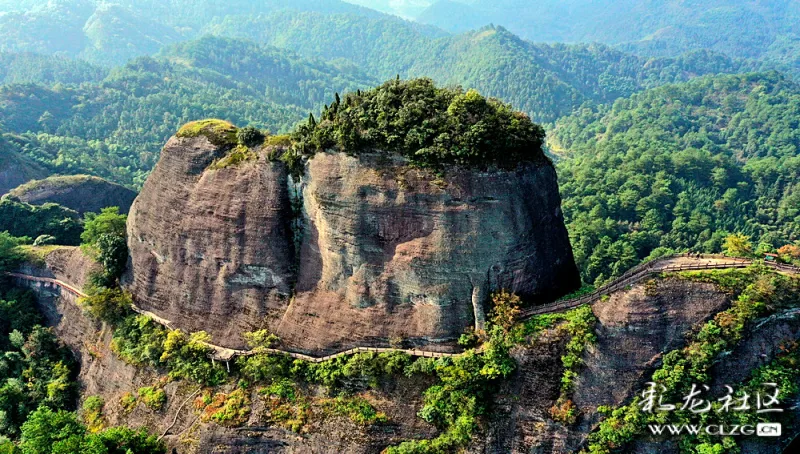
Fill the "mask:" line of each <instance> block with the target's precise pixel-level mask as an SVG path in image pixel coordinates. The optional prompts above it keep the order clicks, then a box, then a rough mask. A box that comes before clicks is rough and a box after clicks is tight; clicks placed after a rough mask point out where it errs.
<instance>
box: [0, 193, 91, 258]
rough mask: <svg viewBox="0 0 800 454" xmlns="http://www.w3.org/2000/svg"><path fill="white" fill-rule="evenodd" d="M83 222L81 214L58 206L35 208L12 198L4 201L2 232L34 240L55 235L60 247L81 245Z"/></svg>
mask: <svg viewBox="0 0 800 454" xmlns="http://www.w3.org/2000/svg"><path fill="white" fill-rule="evenodd" d="M82 231H83V223H82V222H81V216H80V215H79V214H78V212H76V211H74V210H70V209H69V208H65V207H62V206H61V205H57V204H55V203H46V204H44V205H31V204H28V203H25V202H22V201H20V200H19V199H17V198H15V197H11V196H8V195H6V196H4V197H3V198H1V199H0V232H8V233H9V234H11V235H13V236H15V237H18V238H25V239H26V240H25V241H24V242H26V243H30V242H31V239H33V238H37V237H39V236H42V235H48V236H52V237H54V238H55V239H56V241H58V243H59V244H62V245H66V246H77V245H78V244H80V236H81V232H82Z"/></svg>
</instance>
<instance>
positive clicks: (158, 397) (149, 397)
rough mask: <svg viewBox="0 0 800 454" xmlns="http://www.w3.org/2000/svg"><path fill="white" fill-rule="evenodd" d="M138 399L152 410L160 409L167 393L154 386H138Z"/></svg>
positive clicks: (164, 402) (165, 400)
mask: <svg viewBox="0 0 800 454" xmlns="http://www.w3.org/2000/svg"><path fill="white" fill-rule="evenodd" d="M139 399H141V400H142V403H143V404H145V405H146V406H147V408H149V409H151V410H153V411H160V410H161V409H162V408H164V405H165V404H166V403H167V394H166V393H165V392H164V390H163V389H161V388H158V387H155V386H145V387H143V388H139Z"/></svg>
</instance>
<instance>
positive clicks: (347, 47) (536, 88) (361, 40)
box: [207, 11, 742, 122]
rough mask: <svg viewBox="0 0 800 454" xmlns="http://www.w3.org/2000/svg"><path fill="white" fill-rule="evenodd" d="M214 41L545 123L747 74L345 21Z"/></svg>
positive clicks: (302, 21) (717, 66) (225, 29)
mask: <svg viewBox="0 0 800 454" xmlns="http://www.w3.org/2000/svg"><path fill="white" fill-rule="evenodd" d="M207 31H209V32H212V33H215V34H219V35H223V36H236V37H240V38H246V39H251V40H254V41H258V42H262V43H267V44H270V45H274V46H277V47H285V48H289V49H292V50H294V51H297V52H298V53H300V54H303V55H306V56H314V57H321V58H324V59H328V60H332V59H347V60H349V61H350V62H351V63H352V64H353V65H355V66H357V67H359V68H362V69H363V70H364V71H365V72H366V73H368V74H372V75H375V76H376V77H378V78H380V79H387V78H390V77H394V76H395V75H398V74H399V75H400V76H401V77H418V76H429V77H432V78H434V79H436V80H437V81H439V82H440V83H444V84H461V85H463V86H465V87H469V88H476V89H478V90H479V91H481V92H482V93H483V94H485V95H489V96H495V97H499V98H501V99H503V100H505V101H507V102H511V103H513V104H514V105H515V106H516V107H518V108H520V109H522V110H524V111H526V112H528V113H530V114H531V115H532V116H533V117H534V118H535V119H537V120H539V121H546V122H549V121H553V120H555V119H556V118H559V117H561V116H563V115H567V114H569V113H571V112H572V111H573V110H574V109H575V108H577V107H579V106H580V105H581V104H583V103H585V102H609V101H612V100H614V99H616V98H618V97H620V96H628V95H630V94H632V93H634V92H636V91H638V90H642V89H644V88H649V87H654V86H657V85H660V84H664V83H670V82H678V81H682V80H687V79H689V78H691V77H695V76H697V75H702V74H709V73H720V72H735V71H738V70H739V69H740V68H741V66H742V64H741V63H740V62H737V61H734V60H732V59H730V58H728V57H725V56H723V55H720V54H715V53H713V52H698V53H693V54H689V55H686V56H681V57H678V58H661V59H649V58H642V57H636V56H633V55H630V54H626V53H623V52H620V51H618V50H614V49H612V48H610V47H607V46H603V45H574V46H567V45H562V44H554V45H547V44H534V43H531V42H528V41H524V40H522V39H520V38H519V37H517V36H516V35H514V34H512V33H510V32H509V31H508V30H506V29H504V28H502V27H484V28H482V29H480V30H477V31H474V32H468V33H464V34H460V35H456V36H441V35H440V36H431V35H430V34H429V32H430V30H428V29H421V28H420V26H418V25H415V24H411V23H404V22H398V21H388V20H386V19H384V18H378V19H374V18H368V17H360V16H353V15H344V14H338V15H323V14H319V13H312V12H305V13H297V12H291V11H282V12H278V13H274V14H270V15H258V16H248V17H235V16H229V17H228V18H226V19H224V20H223V21H221V22H219V23H216V24H213V25H211V26H209V27H208V29H207Z"/></svg>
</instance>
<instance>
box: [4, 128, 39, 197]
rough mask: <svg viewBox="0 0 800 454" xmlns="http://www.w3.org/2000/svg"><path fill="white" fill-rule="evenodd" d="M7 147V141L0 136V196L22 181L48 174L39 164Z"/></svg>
mask: <svg viewBox="0 0 800 454" xmlns="http://www.w3.org/2000/svg"><path fill="white" fill-rule="evenodd" d="M8 147H9V145H8V143H6V142H5V141H4V140H3V139H2V138H0V196H1V195H3V194H5V193H7V192H8V191H10V190H12V189H14V188H16V187H17V186H19V185H21V184H23V183H27V182H28V181H30V180H33V179H36V178H44V177H46V176H47V174H48V172H47V170H45V169H44V168H42V167H41V166H40V165H38V164H36V163H35V162H33V161H31V160H30V159H27V158H26V157H24V156H21V155H19V154H18V153H15V152H13V151H10V150H8Z"/></svg>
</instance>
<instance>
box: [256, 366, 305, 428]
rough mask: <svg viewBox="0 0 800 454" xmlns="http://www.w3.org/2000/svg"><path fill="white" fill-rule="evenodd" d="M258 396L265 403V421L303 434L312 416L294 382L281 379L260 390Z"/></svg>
mask: <svg viewBox="0 0 800 454" xmlns="http://www.w3.org/2000/svg"><path fill="white" fill-rule="evenodd" d="M258 394H259V395H261V396H264V398H265V399H266V403H267V419H268V420H269V421H270V422H273V423H276V424H278V425H280V426H281V427H284V428H286V429H289V430H291V431H293V432H297V433H300V432H304V431H305V430H306V424H307V423H308V422H309V421H310V420H311V417H312V415H313V413H312V410H311V402H310V399H308V398H307V397H306V396H305V395H303V393H302V392H301V391H300V390H299V389H298V387H297V385H296V384H295V383H294V381H292V380H290V379H288V378H283V379H279V380H276V381H275V382H273V383H272V384H270V385H269V386H267V387H265V388H262V389H260V390H259V391H258Z"/></svg>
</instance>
